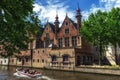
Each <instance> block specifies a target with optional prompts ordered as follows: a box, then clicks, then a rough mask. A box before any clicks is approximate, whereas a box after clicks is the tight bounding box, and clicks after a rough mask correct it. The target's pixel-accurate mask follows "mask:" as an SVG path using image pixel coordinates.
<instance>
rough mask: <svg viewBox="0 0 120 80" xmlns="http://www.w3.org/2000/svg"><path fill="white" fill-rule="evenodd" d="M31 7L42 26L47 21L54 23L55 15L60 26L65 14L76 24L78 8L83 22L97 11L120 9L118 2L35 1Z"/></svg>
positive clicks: (99, 0)
mask: <svg viewBox="0 0 120 80" xmlns="http://www.w3.org/2000/svg"><path fill="white" fill-rule="evenodd" d="M33 6H34V8H33V11H35V12H36V13H37V14H38V16H39V19H40V20H41V23H42V24H43V25H44V24H45V23H46V22H47V21H49V22H51V23H54V21H55V16H56V14H58V17H59V22H60V24H62V22H63V20H64V18H65V16H66V14H67V15H68V17H69V18H71V19H72V20H73V21H75V22H76V18H75V16H76V10H77V8H78V7H79V8H80V10H81V14H82V20H83V19H87V18H88V16H89V15H90V13H95V12H96V11H97V10H102V11H110V10H111V9H112V8H113V7H120V0H35V2H34V5H33Z"/></svg>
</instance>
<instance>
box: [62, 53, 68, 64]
mask: <svg viewBox="0 0 120 80" xmlns="http://www.w3.org/2000/svg"><path fill="white" fill-rule="evenodd" d="M68 63H69V55H64V56H63V65H68Z"/></svg>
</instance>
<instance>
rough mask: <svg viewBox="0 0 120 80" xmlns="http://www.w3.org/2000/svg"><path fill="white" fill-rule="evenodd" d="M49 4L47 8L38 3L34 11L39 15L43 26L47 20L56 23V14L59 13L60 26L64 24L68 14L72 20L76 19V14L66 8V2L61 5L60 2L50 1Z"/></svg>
mask: <svg viewBox="0 0 120 80" xmlns="http://www.w3.org/2000/svg"><path fill="white" fill-rule="evenodd" d="M47 4H48V5H46V6H44V5H42V4H37V3H35V4H34V6H35V7H34V9H33V10H34V11H36V12H37V13H38V15H39V18H40V20H41V22H42V23H43V24H45V23H46V22H47V20H49V22H52V23H54V21H55V16H56V13H58V17H59V22H60V24H61V23H62V22H63V20H64V18H65V16H66V13H67V14H68V16H69V17H70V18H72V19H74V17H75V13H74V12H72V11H69V10H68V9H69V6H65V2H64V3H61V2H59V0H48V1H47Z"/></svg>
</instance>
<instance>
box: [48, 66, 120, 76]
mask: <svg viewBox="0 0 120 80" xmlns="http://www.w3.org/2000/svg"><path fill="white" fill-rule="evenodd" d="M46 69H52V70H60V71H61V70H62V71H70V72H83V73H93V74H103V75H120V68H103V67H99V68H98V67H76V68H69V69H66V68H62V69H60V68H59V69H58V68H46Z"/></svg>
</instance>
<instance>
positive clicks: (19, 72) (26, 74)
mask: <svg viewBox="0 0 120 80" xmlns="http://www.w3.org/2000/svg"><path fill="white" fill-rule="evenodd" d="M16 73H17V75H18V76H22V77H29V78H39V77H41V76H42V74H41V73H40V72H37V71H35V70H34V71H33V70H32V71H29V69H26V70H23V69H16Z"/></svg>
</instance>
